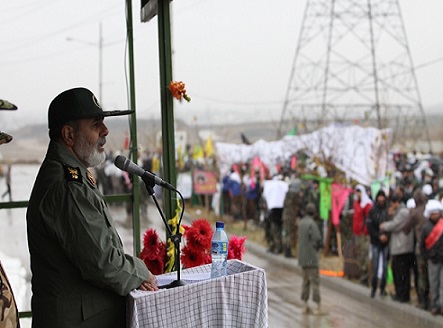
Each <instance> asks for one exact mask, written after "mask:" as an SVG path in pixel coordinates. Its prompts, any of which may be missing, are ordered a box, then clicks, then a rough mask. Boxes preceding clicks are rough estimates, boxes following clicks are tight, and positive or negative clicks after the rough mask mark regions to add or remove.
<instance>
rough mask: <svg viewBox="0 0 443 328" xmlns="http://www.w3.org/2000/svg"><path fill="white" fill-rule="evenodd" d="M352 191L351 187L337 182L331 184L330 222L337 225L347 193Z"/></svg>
mask: <svg viewBox="0 0 443 328" xmlns="http://www.w3.org/2000/svg"><path fill="white" fill-rule="evenodd" d="M351 192H352V189H351V188H346V187H345V186H342V185H341V184H339V183H336V182H334V183H333V184H332V209H331V218H332V224H333V225H335V226H337V225H339V224H340V213H341V210H342V209H343V206H344V205H345V203H346V200H347V199H348V197H349V194H350V193H351Z"/></svg>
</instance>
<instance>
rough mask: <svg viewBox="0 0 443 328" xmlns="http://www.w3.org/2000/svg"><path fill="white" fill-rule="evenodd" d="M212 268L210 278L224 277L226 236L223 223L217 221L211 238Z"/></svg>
mask: <svg viewBox="0 0 443 328" xmlns="http://www.w3.org/2000/svg"><path fill="white" fill-rule="evenodd" d="M211 255H212V267H211V278H217V277H222V276H226V261H227V259H228V236H227V235H226V232H225V224H224V222H220V221H217V223H216V224H215V232H214V235H213V236H212V251H211Z"/></svg>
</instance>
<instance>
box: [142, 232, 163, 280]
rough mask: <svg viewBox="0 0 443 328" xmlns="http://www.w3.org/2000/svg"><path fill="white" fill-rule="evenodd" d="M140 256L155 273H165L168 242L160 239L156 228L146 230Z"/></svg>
mask: <svg viewBox="0 0 443 328" xmlns="http://www.w3.org/2000/svg"><path fill="white" fill-rule="evenodd" d="M140 258H141V259H142V260H143V261H144V262H145V264H146V266H147V267H148V268H149V271H151V272H152V273H153V274H155V275H158V274H162V273H164V270H165V269H164V268H165V263H166V261H167V256H166V244H165V243H164V242H162V241H161V240H160V238H159V237H158V234H157V231H155V229H149V230H146V232H145V234H144V235H143V249H142V251H141V253H140Z"/></svg>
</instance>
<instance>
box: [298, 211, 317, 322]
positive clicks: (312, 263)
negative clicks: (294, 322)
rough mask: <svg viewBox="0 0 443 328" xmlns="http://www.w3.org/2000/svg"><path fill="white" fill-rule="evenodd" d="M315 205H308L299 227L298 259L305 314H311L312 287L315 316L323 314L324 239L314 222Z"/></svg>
mask: <svg viewBox="0 0 443 328" xmlns="http://www.w3.org/2000/svg"><path fill="white" fill-rule="evenodd" d="M315 213H316V210H315V205H314V204H312V203H309V204H308V205H306V215H305V216H304V217H303V218H302V219H301V220H300V223H299V227H298V244H297V252H298V254H297V258H298V265H299V266H301V268H302V270H303V283H302V292H301V299H302V301H303V302H304V306H303V313H304V314H308V313H310V312H311V310H310V308H309V294H310V289H311V286H312V300H313V301H314V303H316V308H315V309H314V311H313V313H314V314H321V296H320V275H319V250H320V249H321V247H322V239H321V234H320V230H319V229H318V225H317V224H316V223H315V221H314V215H315Z"/></svg>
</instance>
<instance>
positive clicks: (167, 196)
mask: <svg viewBox="0 0 443 328" xmlns="http://www.w3.org/2000/svg"><path fill="white" fill-rule="evenodd" d="M157 2H158V4H157V16H158V40H159V57H160V100H161V117H162V145H163V178H164V180H165V181H167V182H169V183H171V184H172V185H174V186H175V185H176V183H177V175H176V167H175V138H174V105H173V98H172V94H171V92H170V91H169V83H170V81H172V51H171V26H170V17H169V0H157ZM163 193H164V197H163V204H164V205H163V207H164V212H165V216H166V219H167V220H169V219H171V218H173V217H174V215H175V209H176V207H177V206H176V202H175V201H174V200H175V199H176V195H172V193H171V191H169V190H166V189H163Z"/></svg>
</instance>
